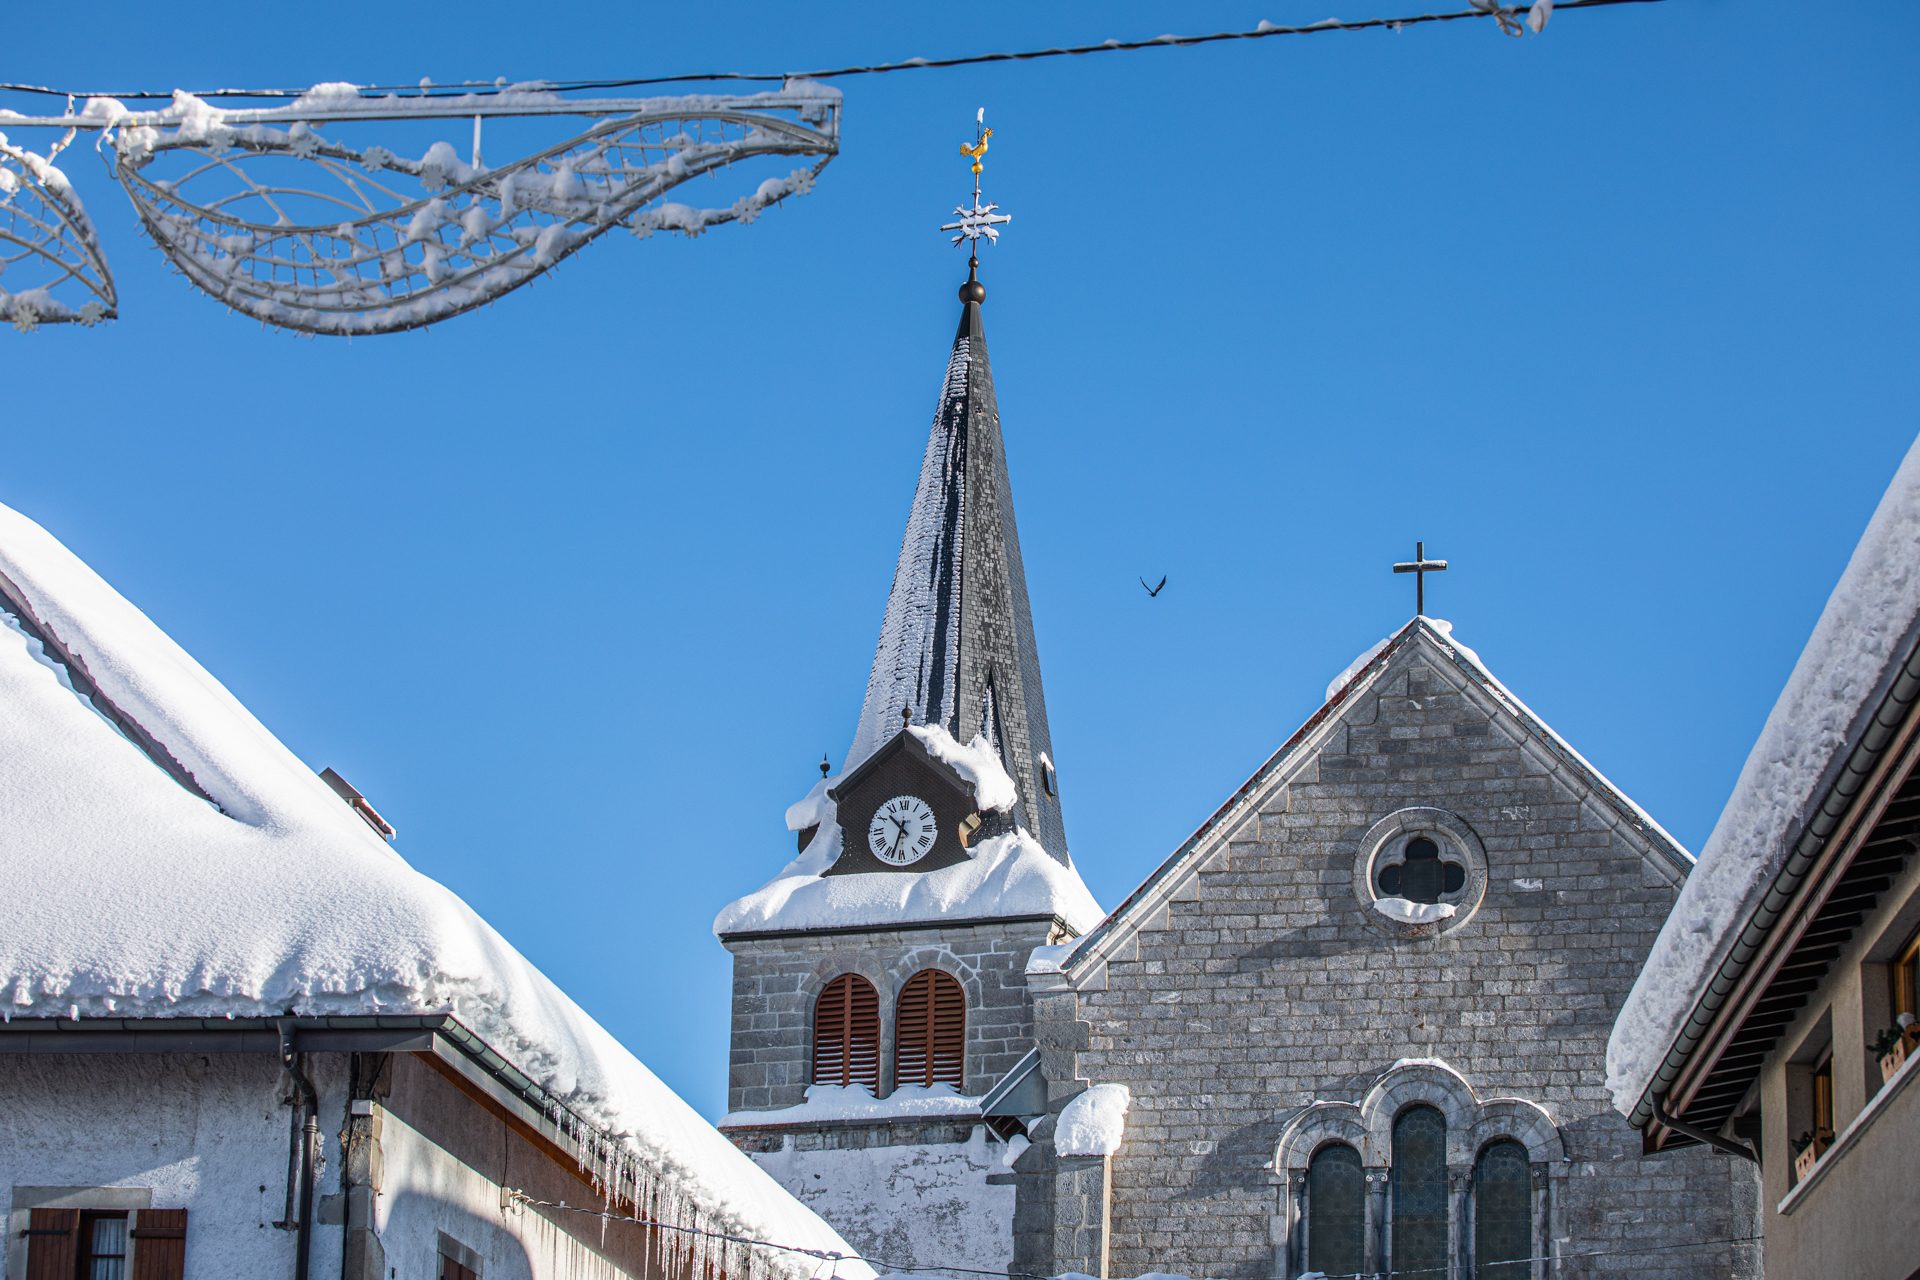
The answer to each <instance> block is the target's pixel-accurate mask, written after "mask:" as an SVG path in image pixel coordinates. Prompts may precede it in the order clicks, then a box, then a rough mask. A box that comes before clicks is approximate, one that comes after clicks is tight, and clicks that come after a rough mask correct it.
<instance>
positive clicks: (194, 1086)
mask: <svg viewBox="0 0 1920 1280" xmlns="http://www.w3.org/2000/svg"><path fill="white" fill-rule="evenodd" d="M340 1066H341V1064H340V1063H339V1062H338V1061H337V1060H335V1059H331V1058H326V1057H316V1058H315V1059H314V1060H313V1062H312V1065H311V1067H310V1068H309V1074H310V1075H311V1076H312V1078H313V1081H314V1085H315V1087H316V1088H317V1089H318V1090H319V1091H320V1134H321V1147H322V1153H323V1158H324V1162H325V1163H324V1166H323V1170H322V1177H321V1180H320V1185H319V1188H318V1193H319V1194H326V1193H329V1192H332V1191H336V1190H338V1181H339V1178H338V1160H337V1155H338V1151H337V1142H338V1139H337V1134H338V1130H339V1117H340V1115H341V1114H342V1112H343V1110H344V1108H345V1105H346V1104H345V1080H344V1078H343V1074H342V1072H341V1070H340ZM280 1094H281V1077H280V1068H279V1063H278V1062H277V1061H276V1060H275V1059H274V1058H273V1057H272V1056H271V1055H269V1054H237V1053H236V1054H208V1055H199V1054H59V1055H45V1056H40V1055H33V1056H29V1055H13V1054H6V1055H0V1197H5V1209H6V1214H7V1217H6V1218H5V1219H4V1221H6V1223H7V1225H8V1228H9V1230H8V1237H9V1238H8V1241H7V1249H6V1254H5V1257H4V1258H0V1278H4V1277H12V1278H13V1280H20V1277H21V1276H23V1275H24V1274H25V1265H24V1261H25V1249H24V1247H23V1246H24V1243H25V1242H24V1241H22V1240H21V1239H20V1238H19V1236H18V1234H17V1232H16V1231H15V1230H14V1229H13V1228H14V1226H15V1224H14V1223H13V1221H12V1218H13V1213H14V1207H15V1206H14V1203H13V1201H14V1189H15V1188H16V1187H117V1188H145V1189H148V1190H150V1191H151V1194H152V1201H151V1204H152V1207H154V1208H160V1209H180V1208H184V1209H186V1210H187V1211H188V1217H187V1270H186V1274H187V1280H224V1278H225V1277H231V1276H237V1275H249V1276H284V1275H291V1274H292V1272H293V1248H294V1236H293V1235H292V1234H291V1233H289V1232H285V1231H280V1230H277V1229H275V1228H274V1226H273V1225H272V1224H273V1223H274V1222H275V1221H277V1220H279V1219H280V1218H282V1217H283V1216H284V1215H285V1212H286V1194H287V1188H286V1177H287V1152H288V1132H289V1125H290V1123H291V1109H290V1108H289V1107H287V1106H285V1105H284V1104H283V1103H282V1102H281V1098H280ZM317 1203H318V1196H316V1205H317ZM21 1225H24V1224H21ZM313 1237H314V1238H313V1254H312V1261H313V1271H312V1274H313V1276H314V1278H315V1280H327V1278H328V1277H333V1276H338V1275H339V1271H340V1246H341V1235H340V1229H339V1228H338V1227H324V1226H316V1227H315V1228H314V1231H313Z"/></svg>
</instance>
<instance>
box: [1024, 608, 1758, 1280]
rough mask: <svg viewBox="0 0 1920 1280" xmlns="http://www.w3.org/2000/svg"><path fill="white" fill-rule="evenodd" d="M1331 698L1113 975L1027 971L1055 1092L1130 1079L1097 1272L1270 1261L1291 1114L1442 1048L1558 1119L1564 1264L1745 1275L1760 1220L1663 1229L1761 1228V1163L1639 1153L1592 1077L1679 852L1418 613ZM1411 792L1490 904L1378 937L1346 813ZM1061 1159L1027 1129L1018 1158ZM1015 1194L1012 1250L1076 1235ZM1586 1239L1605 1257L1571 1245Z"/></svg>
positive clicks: (1560, 1272) (1054, 1266)
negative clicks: (1634, 819)
mask: <svg viewBox="0 0 1920 1280" xmlns="http://www.w3.org/2000/svg"><path fill="white" fill-rule="evenodd" d="M1336 716H1337V717H1338V718H1337V719H1336V721H1335V722H1334V723H1333V724H1332V726H1331V727H1330V728H1329V730H1328V731H1327V736H1326V737H1325V739H1324V741H1323V743H1322V744H1321V748H1320V750H1319V753H1318V754H1317V756H1316V757H1313V758H1309V759H1307V760H1306V761H1305V762H1304V764H1303V765H1302V767H1301V768H1300V769H1299V770H1298V771H1296V772H1294V773H1293V774H1292V775H1291V777H1290V778H1288V779H1280V778H1276V779H1274V780H1273V781H1272V782H1271V783H1269V784H1268V785H1267V788H1266V792H1265V794H1264V796H1262V797H1261V798H1260V803H1259V804H1258V813H1257V816H1255V817H1252V818H1250V819H1249V820H1246V821H1242V822H1241V823H1240V825H1239V826H1238V827H1237V828H1233V829H1229V830H1228V831H1227V832H1225V833H1224V835H1223V837H1222V839H1223V842H1224V847H1222V848H1219V849H1218V850H1217V851H1216V852H1215V853H1213V854H1212V856H1211V857H1210V858H1209V859H1207V860H1205V861H1204V862H1203V863H1202V865H1201V869H1200V871H1199V872H1198V874H1197V875H1196V876H1195V877H1194V879H1193V880H1192V881H1191V883H1189V884H1188V885H1186V886H1185V887H1184V888H1183V889H1182V890H1181V891H1180V892H1178V893H1176V894H1174V895H1173V900H1171V901H1170V902H1169V903H1168V904H1167V905H1166V907H1165V908H1164V914H1163V915H1162V916H1160V917H1159V918H1158V919H1155V920H1152V921H1151V922H1150V923H1149V924H1148V925H1146V926H1144V927H1143V928H1142V929H1141V931H1140V932H1139V934H1138V935H1137V936H1136V937H1135V938H1133V939H1132V940H1131V941H1127V942H1123V943H1120V944H1118V946H1117V948H1116V950H1115V951H1114V952H1113V953H1112V955H1111V956H1110V959H1109V963H1108V964H1107V965H1106V967H1105V975H1104V984H1102V982H1101V980H1100V979H1099V978H1098V976H1097V975H1096V976H1095V977H1094V978H1093V979H1092V981H1091V982H1090V983H1089V984H1088V986H1087V989H1084V990H1080V991H1078V992H1072V991H1064V990H1062V991H1060V992H1059V993H1057V994H1045V993H1044V992H1042V993H1041V994H1039V995H1038V996H1037V999H1036V1010H1037V1013H1038V1016H1039V1021H1038V1025H1037V1027H1036V1034H1037V1036H1038V1039H1039V1041H1040V1044H1041V1047H1042V1054H1043V1069H1044V1070H1045V1073H1046V1075H1047V1077H1048V1080H1049V1083H1050V1088H1051V1089H1052V1090H1053V1093H1054V1097H1053V1101H1052V1107H1053V1110H1054V1112H1055V1114H1056V1115H1057V1113H1058V1110H1059V1108H1060V1106H1062V1105H1063V1104H1064V1102H1065V1101H1066V1099H1067V1098H1068V1097H1069V1096H1071V1094H1073V1093H1075V1092H1078V1090H1079V1089H1080V1088H1081V1087H1083V1082H1087V1083H1103V1082H1116V1083H1120V1084H1125V1085H1127V1086H1129V1087H1130V1088H1131V1090H1132V1093H1133V1103H1132V1109H1131V1113H1130V1115H1129V1117H1128V1122H1127V1132H1126V1138H1125V1141H1124V1142H1123V1144H1122V1145H1121V1148H1120V1150H1119V1152H1118V1154H1117V1155H1115V1157H1114V1158H1113V1162H1112V1175H1111V1176H1112V1219H1111V1227H1110V1234H1109V1238H1108V1242H1107V1243H1108V1246H1109V1250H1110V1254H1111V1267H1112V1274H1114V1275H1117V1276H1131V1275H1137V1274H1141V1273H1143V1272H1148V1271H1168V1272H1179V1273H1186V1274H1190V1275H1195V1276H1200V1275H1205V1276H1221V1277H1269V1276H1275V1275H1278V1274H1280V1272H1281V1263H1280V1261H1279V1260H1278V1258H1277V1256H1276V1215H1277V1214H1278V1213H1279V1212H1280V1209H1281V1205H1282V1200H1281V1197H1282V1196H1283V1194H1284V1187H1282V1186H1279V1185H1276V1184H1275V1182H1274V1181H1273V1178H1272V1174H1271V1172H1270V1166H1271V1162H1272V1161H1273V1158H1274V1154H1275V1146H1276V1142H1277V1140H1278V1138H1279V1135H1280V1131H1281V1128H1282V1126H1283V1125H1284V1124H1285V1123H1286V1121H1287V1120H1288V1119H1289V1117H1290V1116H1292V1115H1293V1114H1294V1113H1296V1111H1297V1110H1298V1109H1299V1108H1301V1107H1303V1106H1305V1105H1306V1104H1307V1103H1309V1102H1311V1101H1313V1100H1315V1099H1329V1100H1345V1101H1352V1102H1358V1101H1359V1100H1360V1095H1361V1093H1362V1092H1363V1091H1364V1090H1365V1089H1366V1088H1367V1086H1368V1084H1370V1083H1371V1082H1372V1081H1373V1080H1374V1079H1375V1078H1376V1077H1378V1076H1379V1075H1380V1074H1381V1073H1382V1072H1384V1071H1386V1070H1387V1069H1388V1068H1389V1067H1391V1066H1392V1065H1393V1064H1394V1063H1395V1061H1396V1060H1398V1059H1402V1058H1425V1057H1437V1058H1441V1059H1444V1060H1445V1061H1446V1062H1448V1063H1450V1064H1451V1065H1452V1066H1453V1067H1454V1068H1455V1069H1456V1070H1457V1071H1459V1072H1460V1073H1461V1074H1462V1075H1464V1076H1465V1077H1466V1079H1467V1080H1468V1081H1469V1082H1470V1083H1471V1085H1472V1086H1473V1087H1474V1089H1475V1090H1477V1092H1478V1094H1479V1096H1480V1098H1482V1099H1483V1100H1484V1099H1487V1098H1492V1097H1498V1096H1502V1095H1518V1096H1520V1097H1523V1098H1528V1099H1531V1100H1533V1101H1534V1102H1537V1103H1539V1104H1541V1105H1543V1106H1544V1107H1546V1108H1547V1110H1548V1111H1549V1112H1551V1113H1552V1116H1553V1118H1554V1120H1555V1121H1556V1122H1557V1124H1558V1126H1559V1128H1560V1131H1561V1134H1562V1136H1563V1138H1564V1140H1565V1143H1566V1147H1567V1154H1568V1162H1567V1167H1566V1168H1565V1169H1564V1170H1563V1171H1561V1172H1563V1173H1564V1176H1563V1177H1559V1178H1557V1179H1556V1185H1557V1187H1558V1190H1557V1192H1556V1194H1557V1195H1558V1196H1559V1197H1560V1203H1559V1204H1557V1205H1556V1206H1555V1210H1554V1213H1553V1215H1552V1222H1553V1226H1554V1228H1555V1231H1556V1234H1557V1235H1559V1236H1560V1237H1561V1238H1560V1239H1559V1241H1558V1244H1557V1249H1558V1251H1559V1253H1560V1254H1562V1255H1563V1259H1564V1260H1563V1261H1562V1262H1561V1263H1560V1264H1559V1265H1558V1267H1557V1268H1556V1269H1554V1270H1552V1271H1551V1273H1550V1274H1551V1275H1553V1276H1554V1277H1556V1278H1558V1280H1575V1278H1577V1277H1588V1276H1621V1275H1632V1276H1652V1277H1682V1276H1684V1277H1689V1278H1694V1277H1699V1278H1709V1277H1736V1276H1738V1277H1745V1276H1750V1275H1757V1274H1758V1265H1757V1250H1756V1249H1755V1248H1753V1247H1751V1246H1730V1245H1724V1244H1723V1245H1717V1246H1707V1247H1682V1246H1689V1245H1691V1244H1692V1242H1696V1241H1719V1240H1725V1239H1728V1238H1731V1237H1745V1236H1751V1235H1753V1234H1755V1225H1754V1209H1755V1204H1756V1201H1755V1199H1754V1197H1755V1179H1754V1175H1753V1167H1752V1166H1751V1165H1748V1164H1745V1163H1744V1162H1740V1161H1736V1160H1732V1159H1730V1158H1729V1157H1726V1156H1723V1155H1720V1154H1717V1153H1714V1152H1711V1151H1704V1150H1698V1149H1696V1150H1691V1151H1686V1152H1679V1153H1673V1154H1670V1155H1663V1156H1660V1157H1656V1158H1654V1159H1643V1158H1642V1157H1641V1155H1640V1147H1639V1140H1638V1135H1637V1134H1636V1133H1634V1132H1633V1131H1632V1130H1630V1129H1629V1128H1628V1126H1627V1125H1626V1123H1625V1122H1624V1121H1623V1120H1622V1119H1621V1117H1620V1116H1619V1115H1617V1114H1616V1113H1615V1112H1614V1111H1613V1110H1612V1109H1611V1108H1610V1106H1609V1105H1608V1100H1607V1095H1606V1092H1605V1089H1604V1088H1603V1079H1604V1057H1605V1051H1606V1044H1607V1036H1608V1033H1609V1030H1610V1028H1611V1026H1612V1024H1613V1020H1614V1017H1615V1015H1616V1013H1617V1011H1618V1009H1619V1007H1620V1004H1621V1002H1622V1001H1623V999H1624V998H1625V996H1626V993H1627V991H1628V990H1629V988H1630V987H1631V986H1632V984H1633V982H1634V979H1635V977H1636V975H1637V974H1638V973H1639V971H1640V968H1641V964H1642V962H1643V960H1644V958H1645V955H1646V953H1647V950H1648V948H1649V947H1650V946H1651V944H1652V942H1653V939H1654V936H1655V935H1656V933H1657V932H1658V930H1659V928H1660V926H1661V923H1662V921H1663V920H1664V919H1665V917H1666V915H1667V912H1668V910H1669V909H1670V907H1671V905H1672V902H1673V899H1674V896H1675V894H1676V892H1677V886H1678V881H1679V879H1680V874H1681V873H1680V872H1679V871H1677V870H1676V869H1675V868H1674V866H1673V865H1672V864H1671V862H1669V861H1667V860H1665V859H1664V858H1663V857H1662V855H1660V854H1659V853H1657V852H1654V851H1652V850H1651V849H1650V848H1649V846H1648V845H1647V844H1646V842H1644V841H1643V840H1642V838H1641V837H1640V836H1639V835H1637V834H1636V833H1633V832H1631V831H1629V830H1626V829H1625V828H1623V827H1621V826H1620V825H1619V823H1620V818H1619V814H1618V812H1617V810H1612V809H1610V808H1609V807H1608V805H1607V804H1606V802H1605V801H1604V800H1602V799H1599V798H1597V797H1592V796H1587V795H1585V794H1584V787H1583V784H1582V783H1581V782H1580V780H1579V777H1578V775H1577V774H1576V773H1574V772H1573V771H1572V770H1570V769H1568V768H1567V767H1566V765H1565V764H1564V762H1562V761H1561V760H1559V759H1558V758H1556V757H1555V756H1554V755H1553V754H1552V753H1551V752H1549V751H1548V750H1546V749H1544V748H1543V746H1542V745H1541V744H1539V743H1537V742H1534V741H1532V740H1530V739H1528V738H1527V737H1526V736H1525V734H1524V733H1523V727H1522V722H1521V721H1520V720H1519V719H1518V718H1516V717H1515V716H1513V715H1512V714H1510V713H1508V712H1507V711H1506V710H1504V709H1503V708H1501V707H1499V706H1498V704H1497V703H1495V701H1494V700H1493V698H1492V697H1490V696H1489V695H1488V694H1487V693H1486V692H1485V691H1484V690H1483V689H1482V688H1480V687H1479V686H1477V685H1475V684H1473V683H1472V682H1470V680H1469V678H1468V677H1467V676H1466V675H1465V674H1463V673H1462V672H1461V671H1460V669H1459V668H1458V667H1457V666H1455V665H1454V664H1453V663H1452V662H1451V661H1450V660H1449V659H1448V658H1447V657H1446V656H1445V655H1443V654H1442V653H1440V652H1438V650H1437V647H1436V646H1435V645H1434V643H1433V642H1432V641H1431V640H1430V639H1428V638H1426V637H1425V636H1424V635H1416V637H1415V638H1414V640H1413V641H1411V642H1409V643H1408V644H1407V645H1406V646H1405V647H1404V648H1403V650H1402V651H1401V652H1400V653H1399V654H1398V655H1397V656H1396V657H1395V658H1394V659H1393V662H1392V664H1391V665H1390V666H1389V668H1388V670H1387V671H1385V672H1384V673H1383V674H1382V675H1381V676H1380V677H1379V679H1378V680H1377V682H1376V683H1375V684H1374V685H1373V687H1372V689H1371V690H1369V691H1368V692H1366V693H1364V694H1362V695H1360V696H1358V697H1356V698H1354V699H1353V701H1352V702H1351V704H1349V705H1345V706H1343V707H1341V708H1340V709H1338V710H1337V711H1336ZM1410 806H1432V807H1435V808H1439V809H1444V810H1446V811H1448V812H1450V813H1451V814H1453V815H1457V816H1458V818H1459V819H1461V820H1463V821H1464V822H1465V823H1466V824H1467V825H1468V826H1469V827H1470V828H1471V830H1472V831H1473V833H1475V834H1476V835H1477V837H1478V838H1479V840H1480V841H1481V842H1482V843H1483V846H1484V852H1485V861H1486V868H1485V871H1486V884H1487V888H1486V893H1485V897H1484V900H1483V902H1482V903H1481V905H1480V906H1479V908H1478V910H1477V912H1476V913H1474V914H1472V915H1471V916H1470V917H1469V918H1467V919H1466V920H1465V922H1464V923H1462V924H1460V925H1459V926H1458V927H1457V928H1454V929H1452V930H1451V931H1448V932H1444V933H1441V934H1439V935H1438V936H1428V937H1407V936H1404V934H1405V932H1406V931H1404V930H1402V931H1399V933H1398V935H1397V934H1396V931H1395V930H1394V929H1393V927H1392V926H1391V925H1389V924H1388V923H1387V922H1385V921H1383V920H1381V919H1379V918H1377V917H1376V916H1375V914H1374V912H1373V910H1372V909H1371V908H1369V907H1366V906H1363V905H1362V904H1361V902H1360V901H1359V899H1358V898H1357V897H1356V893H1355V888H1354V885H1353V880H1354V876H1355V860H1356V857H1357V856H1358V853H1359V851H1360V842H1361V839H1362V836H1363V835H1364V833H1366V832H1367V831H1368V830H1369V828H1370V827H1372V826H1373V824H1375V823H1376V822H1378V821H1379V820H1380V819H1382V818H1384V817H1385V816H1387V815H1388V814H1390V813H1393V812H1395V811H1397V810H1400V809H1403V808H1407V807H1410ZM1054 1163H1057V1162H1053V1161H1051V1160H1050V1159H1049V1155H1048V1153H1047V1152H1045V1151H1044V1150H1040V1149H1039V1148H1038V1147H1036V1149H1035V1150H1033V1151H1030V1152H1029V1153H1028V1154H1027V1155H1026V1156H1024V1157H1023V1158H1022V1160H1021V1162H1020V1168H1021V1171H1022V1180H1023V1183H1027V1184H1031V1183H1033V1182H1035V1181H1037V1180H1038V1178H1039V1176H1040V1175H1041V1174H1042V1173H1044V1172H1045V1171H1046V1170H1047V1169H1048V1167H1049V1166H1050V1165H1051V1164H1054ZM1469 1169H1470V1165H1469ZM1454 1172H1455V1173H1456V1174H1457V1173H1459V1172H1460V1170H1455V1171H1454ZM1021 1196H1022V1208H1021V1209H1020V1210H1018V1211H1017V1216H1016V1228H1015V1229H1016V1265H1017V1266H1021V1267H1029V1268H1031V1267H1034V1266H1036V1265H1038V1266H1039V1267H1040V1269H1041V1272H1042V1274H1048V1273H1050V1272H1052V1271H1055V1270H1060V1269H1062V1268H1065V1267H1068V1266H1076V1267H1078V1266H1082V1265H1083V1264H1084V1263H1085V1262H1087V1261H1091V1260H1088V1259H1070V1258H1048V1257H1044V1256H1042V1253H1043V1251H1044V1250H1045V1249H1046V1248H1047V1245H1046V1241H1047V1240H1049V1239H1052V1238H1054V1235H1055V1233H1053V1232H1052V1231H1050V1230H1042V1228H1043V1227H1044V1226H1046V1225H1047V1224H1044V1223H1041V1222H1039V1221H1037V1220H1036V1219H1037V1216H1038V1215H1036V1214H1035V1213H1033V1212H1030V1211H1029V1210H1028V1208H1027V1206H1028V1204H1029V1203H1031V1204H1032V1205H1034V1206H1042V1205H1044V1204H1045V1202H1046V1201H1047V1200H1048V1199H1049V1197H1048V1196H1047V1195H1046V1193H1045V1189H1044V1188H1042V1187H1038V1186H1030V1185H1023V1186H1022V1188H1021ZM1590 1251H1604V1253H1607V1254H1611V1255H1612V1256H1592V1257H1580V1256H1576V1255H1580V1254H1586V1253H1588V1252H1590ZM1536 1274H1542V1273H1541V1272H1536Z"/></svg>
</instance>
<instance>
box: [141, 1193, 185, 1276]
mask: <svg viewBox="0 0 1920 1280" xmlns="http://www.w3.org/2000/svg"><path fill="white" fill-rule="evenodd" d="M128 1234H130V1235H131V1236H132V1237H133V1280H182V1278H183V1277H184V1276H185V1275H186V1274H187V1211H186V1210H185V1209H141V1210H139V1211H138V1212H136V1213H135V1214H134V1215H133V1230H132V1231H131V1232H129V1233H128Z"/></svg>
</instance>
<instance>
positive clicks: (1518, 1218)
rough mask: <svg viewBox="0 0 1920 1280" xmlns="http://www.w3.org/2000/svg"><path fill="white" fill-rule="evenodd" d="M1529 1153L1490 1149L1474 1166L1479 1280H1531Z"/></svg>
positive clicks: (1500, 1145) (1502, 1146)
mask: <svg viewBox="0 0 1920 1280" xmlns="http://www.w3.org/2000/svg"><path fill="white" fill-rule="evenodd" d="M1529 1173H1530V1171H1529V1170H1528V1168H1527V1149H1526V1148H1525V1147H1523V1146H1521V1145H1520V1144H1519V1143H1517V1142H1514V1141H1513V1140H1511V1139H1502V1140H1501V1141H1499V1142H1495V1143H1492V1144H1490V1145H1489V1146H1488V1147H1487V1149H1486V1150H1485V1151H1482V1152H1481V1153H1480V1160H1479V1162H1478V1163H1477V1164H1475V1165H1474V1167H1473V1277H1474V1280H1526V1278H1527V1276H1529V1275H1531V1274H1532V1270H1531V1264H1529V1263H1528V1262H1527V1261H1525V1259H1527V1258H1528V1257H1530V1256H1531V1255H1532V1253H1533V1184H1532V1179H1531V1177H1530V1176H1529Z"/></svg>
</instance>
